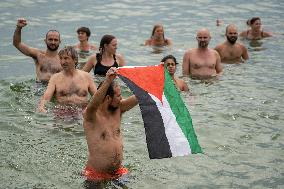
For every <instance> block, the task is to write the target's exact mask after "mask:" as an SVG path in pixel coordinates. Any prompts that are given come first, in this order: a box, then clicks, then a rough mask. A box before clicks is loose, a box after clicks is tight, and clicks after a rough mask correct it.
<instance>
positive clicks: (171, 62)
mask: <svg viewBox="0 0 284 189" xmlns="http://www.w3.org/2000/svg"><path fill="white" fill-rule="evenodd" d="M161 62H164V65H165V66H166V67H167V69H168V71H169V74H170V75H174V74H175V72H176V65H177V64H178V63H177V60H176V58H175V57H174V56H173V55H167V56H165V57H164V58H163V59H162V60H161Z"/></svg>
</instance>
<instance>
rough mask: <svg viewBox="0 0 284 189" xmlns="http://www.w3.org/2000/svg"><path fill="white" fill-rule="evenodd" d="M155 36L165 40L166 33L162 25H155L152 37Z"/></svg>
mask: <svg viewBox="0 0 284 189" xmlns="http://www.w3.org/2000/svg"><path fill="white" fill-rule="evenodd" d="M155 36H162V37H163V39H165V32H164V27H163V25H162V24H155V25H154V27H153V30H152V35H151V37H152V38H153V37H155Z"/></svg>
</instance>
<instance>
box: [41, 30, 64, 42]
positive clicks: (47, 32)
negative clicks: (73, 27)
mask: <svg viewBox="0 0 284 189" xmlns="http://www.w3.org/2000/svg"><path fill="white" fill-rule="evenodd" d="M49 32H57V33H58V35H59V40H60V33H59V31H57V30H48V31H47V32H46V34H45V39H47V36H48V34H49Z"/></svg>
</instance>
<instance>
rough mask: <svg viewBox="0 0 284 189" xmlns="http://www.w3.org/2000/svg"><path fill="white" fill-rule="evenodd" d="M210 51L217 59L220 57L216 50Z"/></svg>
mask: <svg viewBox="0 0 284 189" xmlns="http://www.w3.org/2000/svg"><path fill="white" fill-rule="evenodd" d="M208 50H209V52H210V53H211V54H214V55H215V56H217V57H219V56H220V55H219V53H218V51H217V50H215V49H208Z"/></svg>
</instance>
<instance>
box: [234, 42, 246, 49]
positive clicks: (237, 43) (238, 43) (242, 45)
mask: <svg viewBox="0 0 284 189" xmlns="http://www.w3.org/2000/svg"><path fill="white" fill-rule="evenodd" d="M236 45H237V46H238V47H241V48H246V46H245V45H244V44H243V43H241V42H236Z"/></svg>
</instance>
